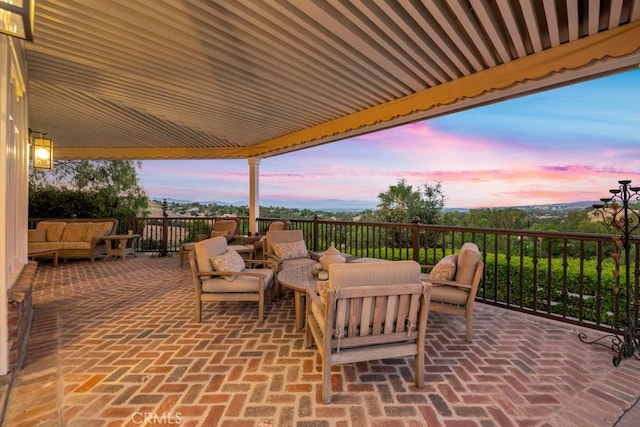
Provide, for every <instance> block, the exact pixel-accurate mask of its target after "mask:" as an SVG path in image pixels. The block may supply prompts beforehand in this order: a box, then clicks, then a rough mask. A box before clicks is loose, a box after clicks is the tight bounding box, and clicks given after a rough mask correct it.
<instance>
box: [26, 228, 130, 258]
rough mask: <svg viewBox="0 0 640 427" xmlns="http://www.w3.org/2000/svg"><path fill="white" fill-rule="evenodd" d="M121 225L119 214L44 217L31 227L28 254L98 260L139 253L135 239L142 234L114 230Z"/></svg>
mask: <svg viewBox="0 0 640 427" xmlns="http://www.w3.org/2000/svg"><path fill="white" fill-rule="evenodd" d="M117 228H118V220H117V219H115V218H64V219H49V220H46V221H40V222H38V224H37V225H36V228H34V229H30V230H29V231H28V246H27V256H28V257H29V258H30V259H40V258H52V260H53V266H54V267H56V266H57V265H58V260H59V259H63V260H65V261H66V260H68V259H84V258H88V259H90V260H91V261H95V259H96V258H98V257H103V258H104V259H105V260H107V259H110V258H111V257H115V258H118V257H120V258H122V259H125V258H126V257H127V256H135V251H134V247H133V245H134V243H135V241H136V240H137V239H139V238H140V234H134V233H133V230H131V231H129V232H128V233H127V234H114V233H115V232H116V230H117Z"/></svg>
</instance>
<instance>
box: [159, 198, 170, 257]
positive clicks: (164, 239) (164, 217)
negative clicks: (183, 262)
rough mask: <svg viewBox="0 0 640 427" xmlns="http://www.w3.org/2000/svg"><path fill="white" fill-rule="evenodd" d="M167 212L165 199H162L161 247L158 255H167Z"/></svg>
mask: <svg viewBox="0 0 640 427" xmlns="http://www.w3.org/2000/svg"><path fill="white" fill-rule="evenodd" d="M168 216H169V215H168V214H167V199H164V200H163V201H162V247H161V248H160V256H161V257H165V256H167V251H168V245H169V220H168Z"/></svg>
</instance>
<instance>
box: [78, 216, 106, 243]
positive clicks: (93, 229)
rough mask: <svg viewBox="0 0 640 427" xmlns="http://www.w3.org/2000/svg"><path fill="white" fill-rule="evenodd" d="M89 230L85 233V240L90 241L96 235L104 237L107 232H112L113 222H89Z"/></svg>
mask: <svg viewBox="0 0 640 427" xmlns="http://www.w3.org/2000/svg"><path fill="white" fill-rule="evenodd" d="M86 224H87V231H86V233H85V235H84V239H82V240H84V241H87V242H90V241H91V240H92V239H93V238H94V237H102V236H105V235H107V234H111V230H112V228H113V223H111V222H107V221H102V222H87V223H86Z"/></svg>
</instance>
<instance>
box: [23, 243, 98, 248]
mask: <svg viewBox="0 0 640 427" xmlns="http://www.w3.org/2000/svg"><path fill="white" fill-rule="evenodd" d="M28 246H29V249H91V242H29V245H28Z"/></svg>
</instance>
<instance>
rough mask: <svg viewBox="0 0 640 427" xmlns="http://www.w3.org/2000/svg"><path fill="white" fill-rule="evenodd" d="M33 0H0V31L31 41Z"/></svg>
mask: <svg viewBox="0 0 640 427" xmlns="http://www.w3.org/2000/svg"><path fill="white" fill-rule="evenodd" d="M34 22H35V0H0V33H4V34H8V35H10V36H13V37H18V38H21V39H25V40H28V41H30V42H32V41H33V25H34Z"/></svg>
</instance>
